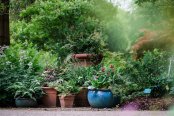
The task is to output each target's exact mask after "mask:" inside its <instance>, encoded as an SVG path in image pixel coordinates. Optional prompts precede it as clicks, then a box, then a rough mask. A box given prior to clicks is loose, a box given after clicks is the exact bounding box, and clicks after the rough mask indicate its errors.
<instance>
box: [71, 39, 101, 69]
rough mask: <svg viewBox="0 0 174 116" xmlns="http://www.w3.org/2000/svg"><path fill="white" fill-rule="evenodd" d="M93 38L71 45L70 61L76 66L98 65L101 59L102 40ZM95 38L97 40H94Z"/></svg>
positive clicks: (80, 40)
mask: <svg viewBox="0 0 174 116" xmlns="http://www.w3.org/2000/svg"><path fill="white" fill-rule="evenodd" d="M94 37H95V38H90V37H89V38H86V39H78V40H77V41H76V42H73V43H72V47H71V50H72V51H71V52H72V53H73V55H72V59H73V60H74V62H75V65H76V66H91V65H97V64H99V63H100V62H101V61H102V59H103V55H102V52H103V48H104V45H103V44H102V43H103V42H102V41H103V40H102V39H100V38H98V36H94ZM96 37H97V38H96Z"/></svg>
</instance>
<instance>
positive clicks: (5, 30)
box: [0, 0, 10, 46]
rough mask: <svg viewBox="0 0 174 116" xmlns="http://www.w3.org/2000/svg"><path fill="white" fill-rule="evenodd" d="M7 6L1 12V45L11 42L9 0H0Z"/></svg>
mask: <svg viewBox="0 0 174 116" xmlns="http://www.w3.org/2000/svg"><path fill="white" fill-rule="evenodd" d="M0 3H2V4H5V6H6V8H5V9H4V10H3V11H2V12H0V46H2V45H9V44H10V34H9V0H0Z"/></svg>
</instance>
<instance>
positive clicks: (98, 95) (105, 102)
mask: <svg viewBox="0 0 174 116" xmlns="http://www.w3.org/2000/svg"><path fill="white" fill-rule="evenodd" d="M88 101H89V104H90V105H91V107H93V108H111V107H113V94H112V92H111V91H110V90H97V89H93V90H91V89H90V90H89V91H88Z"/></svg>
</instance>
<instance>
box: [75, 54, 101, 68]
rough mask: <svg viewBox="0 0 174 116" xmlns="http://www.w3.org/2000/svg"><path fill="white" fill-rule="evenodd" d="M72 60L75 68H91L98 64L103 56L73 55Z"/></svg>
mask: <svg viewBox="0 0 174 116" xmlns="http://www.w3.org/2000/svg"><path fill="white" fill-rule="evenodd" d="M72 58H73V59H74V60H75V65H76V66H91V65H97V64H99V63H100V62H101V61H102V59H103V55H102V54H99V55H96V54H73V55H72Z"/></svg>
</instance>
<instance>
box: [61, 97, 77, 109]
mask: <svg viewBox="0 0 174 116" xmlns="http://www.w3.org/2000/svg"><path fill="white" fill-rule="evenodd" d="M74 98H75V95H67V96H59V100H60V105H61V108H72V107H73V104H74Z"/></svg>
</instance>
